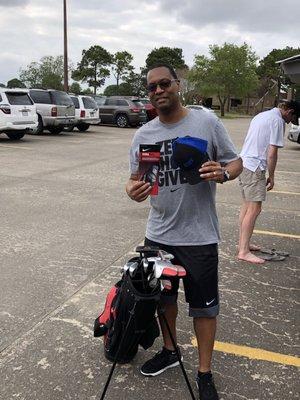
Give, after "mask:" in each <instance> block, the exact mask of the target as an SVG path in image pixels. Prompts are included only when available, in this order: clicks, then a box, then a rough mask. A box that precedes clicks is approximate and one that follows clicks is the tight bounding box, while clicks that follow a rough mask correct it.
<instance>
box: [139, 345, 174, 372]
mask: <svg viewBox="0 0 300 400" xmlns="http://www.w3.org/2000/svg"><path fill="white" fill-rule="evenodd" d="M179 354H180V353H179ZM180 357H181V355H180ZM181 360H182V357H181ZM177 365H179V361H178V358H177V355H176V352H175V351H171V350H168V349H166V348H165V347H163V348H162V350H161V351H159V352H158V353H156V354H155V356H154V357H153V358H151V360H148V361H146V362H145V364H144V365H143V366H142V368H141V373H142V374H143V375H146V376H156V375H159V374H161V373H162V372H164V371H165V370H166V369H168V368H172V367H176V366H177Z"/></svg>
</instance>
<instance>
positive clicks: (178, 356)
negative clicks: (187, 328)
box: [159, 310, 196, 400]
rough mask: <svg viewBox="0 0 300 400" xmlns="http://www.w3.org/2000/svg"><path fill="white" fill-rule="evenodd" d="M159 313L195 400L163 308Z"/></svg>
mask: <svg viewBox="0 0 300 400" xmlns="http://www.w3.org/2000/svg"><path fill="white" fill-rule="evenodd" d="M159 315H161V317H162V319H163V320H164V323H165V325H166V327H167V330H168V333H169V335H170V338H171V341H172V344H173V347H174V349H175V352H176V356H177V358H178V361H179V364H180V368H181V371H182V373H183V376H184V379H185V382H186V384H187V387H188V389H189V392H190V395H191V398H192V400H196V399H195V396H194V393H193V390H192V387H191V384H190V381H189V378H188V376H187V374H186V371H185V368H184V365H183V363H182V360H181V356H180V354H179V350H178V346H177V344H176V343H175V340H174V337H173V335H172V332H171V329H170V325H169V323H168V321H167V318H166V316H165V314H164V312H163V310H162V311H161V313H160V314H159Z"/></svg>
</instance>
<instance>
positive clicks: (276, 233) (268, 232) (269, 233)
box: [253, 229, 300, 239]
mask: <svg viewBox="0 0 300 400" xmlns="http://www.w3.org/2000/svg"><path fill="white" fill-rule="evenodd" d="M253 233H257V234H259V235H270V236H280V237H287V238H292V239H300V235H292V234H290V233H281V232H272V231H261V230H259V229H254V231H253Z"/></svg>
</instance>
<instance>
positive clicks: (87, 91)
mask: <svg viewBox="0 0 300 400" xmlns="http://www.w3.org/2000/svg"><path fill="white" fill-rule="evenodd" d="M81 93H82V94H87V95H90V94H93V91H92V89H90V88H87V89H84V90H82V92H81Z"/></svg>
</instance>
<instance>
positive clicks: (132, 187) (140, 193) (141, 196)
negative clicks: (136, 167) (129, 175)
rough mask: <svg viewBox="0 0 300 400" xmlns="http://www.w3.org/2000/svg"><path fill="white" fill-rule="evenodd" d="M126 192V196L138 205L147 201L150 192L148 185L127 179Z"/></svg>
mask: <svg viewBox="0 0 300 400" xmlns="http://www.w3.org/2000/svg"><path fill="white" fill-rule="evenodd" d="M126 192H127V194H128V196H129V197H130V198H131V199H132V200H134V201H137V202H138V203H140V202H142V201H144V200H146V199H147V197H148V196H149V194H150V192H151V185H150V183H148V182H147V183H146V182H144V181H137V180H133V179H129V181H128V183H127V185H126Z"/></svg>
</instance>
